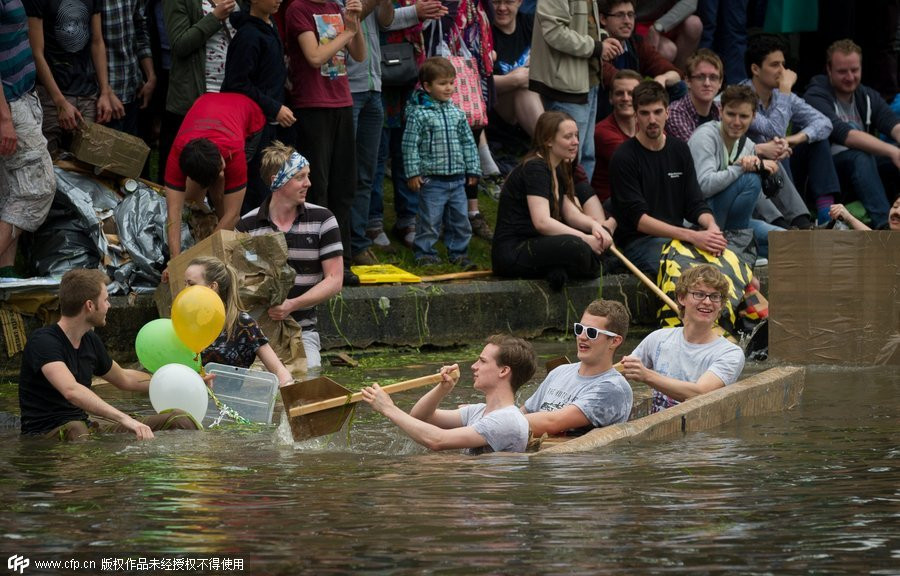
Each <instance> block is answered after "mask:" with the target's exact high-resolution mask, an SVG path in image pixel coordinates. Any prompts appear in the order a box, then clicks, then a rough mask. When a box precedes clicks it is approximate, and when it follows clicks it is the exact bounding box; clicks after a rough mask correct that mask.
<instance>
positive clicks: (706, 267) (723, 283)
mask: <svg viewBox="0 0 900 576" xmlns="http://www.w3.org/2000/svg"><path fill="white" fill-rule="evenodd" d="M701 283H702V284H706V285H707V286H709V287H710V288H712V289H713V290H715V291H716V292H718V293H719V294H721V295H722V301H723V302H724V301H725V299H726V298H728V291H729V290H730V289H731V284H730V283H729V282H728V278H726V277H725V275H724V274H722V273H721V272H720V271H719V269H718V268H716V267H715V266H713V265H711V264H700V265H699V266H693V267H691V268H688V269H687V270H685V271H684V272H683V273H682V274H681V276H679V278H678V281H677V282H676V283H675V301H676V303H677V304H678V314H679V315H681V314H683V313H684V307H683V306H682V305H681V300H683V299H684V298H685V297H687V293H688V292H690V291H691V290H693V289H694V288H695V287H696V286H697V284H701Z"/></svg>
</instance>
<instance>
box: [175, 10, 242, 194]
mask: <svg viewBox="0 0 900 576" xmlns="http://www.w3.org/2000/svg"><path fill="white" fill-rule="evenodd" d="M162 5H163V19H164V20H165V25H166V32H167V33H168V40H169V49H170V56H171V62H170V64H171V68H170V70H169V90H168V93H167V94H166V109H165V114H164V115H163V119H162V124H161V126H160V131H159V162H160V171H163V181H164V182H165V172H164V170H165V167H166V166H167V165H168V159H169V153H170V151H171V149H172V144H173V142H174V141H175V137H176V136H177V135H178V131H179V130H180V129H181V123H182V122H184V117H185V115H186V114H187V113H188V110H190V109H191V106H193V105H194V102H196V101H197V98H199V97H200V96H201V95H202V94H205V93H207V92H219V90H220V89H221V87H222V82H223V81H224V79H225V61H226V58H227V54H228V43H229V42H231V39H232V38H233V37H234V34H235V31H234V27H233V26H232V25H231V23H230V22H229V21H228V17H229V16H230V15H231V13H232V12H236V11H240V10H242V9H243V6H242V5H243V2H242V0H217V1H216V2H210V1H209V0H165V1H164V2H163V3H162Z"/></svg>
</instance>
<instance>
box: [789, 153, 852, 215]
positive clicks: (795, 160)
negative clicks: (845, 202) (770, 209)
mask: <svg viewBox="0 0 900 576" xmlns="http://www.w3.org/2000/svg"><path fill="white" fill-rule="evenodd" d="M781 164H782V165H783V166H784V167H785V170H786V172H787V173H788V174H789V175H790V177H791V179H792V180H793V181H794V185H795V186H796V187H797V190H799V191H800V194H801V197H802V198H804V199H805V200H806V202H807V204H814V203H815V201H816V198H818V197H819V196H825V195H827V194H831V195H833V196H835V197H837V196H839V195H840V193H841V184H840V181H839V180H838V176H837V171H836V170H835V168H834V161H833V160H832V158H831V144H829V142H828V140H819V141H817V142H804V143H803V144H798V145H797V146H796V147H795V148H794V152H793V154H791V157H790V158H789V159H788V160H785V161H783V162H782V163H781Z"/></svg>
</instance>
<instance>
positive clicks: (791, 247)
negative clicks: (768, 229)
mask: <svg viewBox="0 0 900 576" xmlns="http://www.w3.org/2000/svg"><path fill="white" fill-rule="evenodd" d="M769 353H770V356H771V357H772V358H774V359H775V360H777V361H780V362H795V363H803V364H842V365H882V364H888V365H900V233H898V232H890V231H872V232H860V231H850V230H818V231H803V230H797V231H789V232H779V233H773V234H771V235H770V236H769Z"/></svg>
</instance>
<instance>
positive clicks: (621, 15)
mask: <svg viewBox="0 0 900 576" xmlns="http://www.w3.org/2000/svg"><path fill="white" fill-rule="evenodd" d="M606 17H607V18H621V19H622V20H625V19H626V18H627V19H629V20H634V12H613V13H612V14H610V13H609V12H607V13H606Z"/></svg>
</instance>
